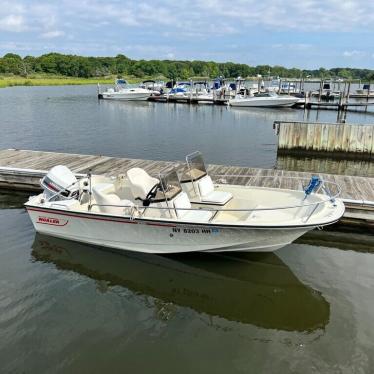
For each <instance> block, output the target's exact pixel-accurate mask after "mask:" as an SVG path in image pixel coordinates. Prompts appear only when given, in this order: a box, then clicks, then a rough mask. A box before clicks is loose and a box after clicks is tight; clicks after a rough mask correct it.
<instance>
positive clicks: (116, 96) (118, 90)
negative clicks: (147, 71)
mask: <svg viewBox="0 0 374 374" xmlns="http://www.w3.org/2000/svg"><path fill="white" fill-rule="evenodd" d="M151 95H152V91H150V90H149V89H146V88H141V87H136V86H130V85H129V84H128V83H127V82H126V81H125V80H123V79H117V80H116V82H115V85H114V88H108V89H107V90H106V91H104V92H100V93H99V98H100V99H106V100H122V101H146V100H148V98H149V97H150V96H151Z"/></svg>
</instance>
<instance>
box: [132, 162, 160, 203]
mask: <svg viewBox="0 0 374 374" xmlns="http://www.w3.org/2000/svg"><path fill="white" fill-rule="evenodd" d="M127 178H128V179H129V183H130V190H131V192H132V195H133V196H134V199H140V200H145V199H146V198H147V195H148V193H149V192H150V191H151V190H152V188H153V187H154V186H155V185H156V184H158V183H159V182H160V181H159V180H158V179H157V178H153V177H151V176H150V175H149V174H148V173H147V172H146V171H145V170H143V169H140V168H132V169H130V170H128V171H127Z"/></svg>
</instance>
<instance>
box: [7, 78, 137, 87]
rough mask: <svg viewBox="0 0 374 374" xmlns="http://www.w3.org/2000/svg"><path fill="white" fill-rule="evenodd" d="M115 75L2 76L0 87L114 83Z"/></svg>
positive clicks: (130, 80)
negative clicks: (87, 76)
mask: <svg viewBox="0 0 374 374" xmlns="http://www.w3.org/2000/svg"><path fill="white" fill-rule="evenodd" d="M125 79H126V80H127V81H128V82H129V83H137V82H138V81H139V82H141V80H135V79H131V78H130V79H127V78H125ZM114 80H115V77H109V78H75V77H62V76H54V77H53V76H51V77H28V78H25V77H20V76H13V77H9V76H0V88H7V87H16V86H77V85H93V84H98V83H100V84H114Z"/></svg>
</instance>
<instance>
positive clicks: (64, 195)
mask: <svg viewBox="0 0 374 374" xmlns="http://www.w3.org/2000/svg"><path fill="white" fill-rule="evenodd" d="M40 184H41V186H42V188H43V192H44V195H45V197H46V199H47V200H52V201H55V200H65V199H71V198H77V197H78V195H79V185H78V180H77V178H76V177H75V175H74V173H73V172H72V171H71V170H70V169H69V168H67V167H66V166H64V165H57V166H54V167H53V168H52V169H51V170H50V171H49V172H48V173H47V175H46V176H44V178H42V179H41V181H40Z"/></svg>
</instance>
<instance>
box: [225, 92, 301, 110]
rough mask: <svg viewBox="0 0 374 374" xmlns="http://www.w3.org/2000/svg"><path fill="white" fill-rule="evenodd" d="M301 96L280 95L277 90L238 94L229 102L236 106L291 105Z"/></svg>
mask: <svg viewBox="0 0 374 374" xmlns="http://www.w3.org/2000/svg"><path fill="white" fill-rule="evenodd" d="M299 100H300V98H298V97H294V96H283V95H282V96H279V95H277V94H276V93H275V92H264V93H258V94H256V95H250V96H242V95H237V96H236V97H235V98H234V99H230V100H229V104H230V105H231V106H234V107H291V106H293V105H295V104H296V103H297V102H298V101H299Z"/></svg>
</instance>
